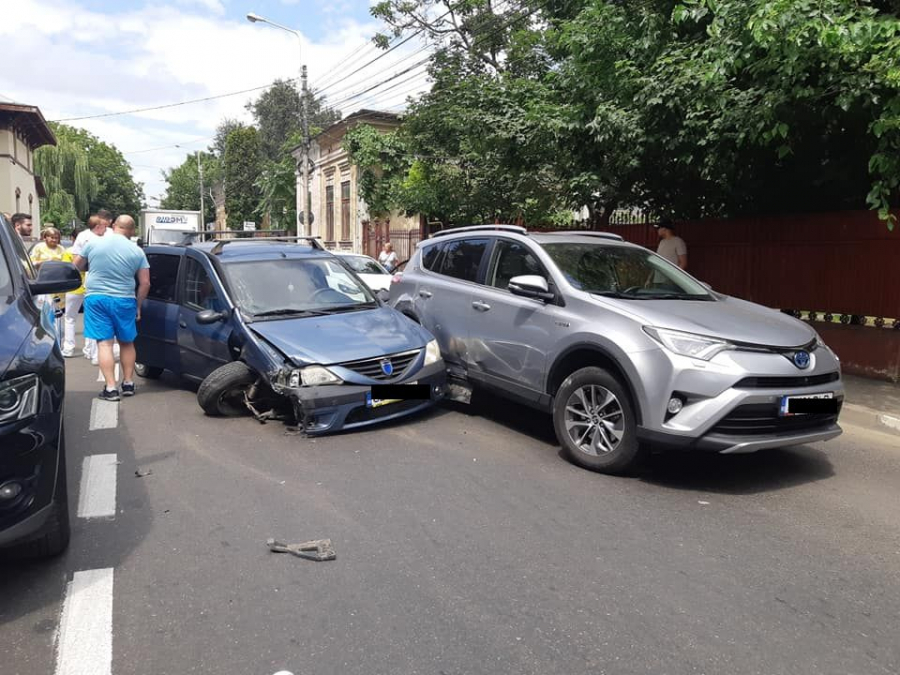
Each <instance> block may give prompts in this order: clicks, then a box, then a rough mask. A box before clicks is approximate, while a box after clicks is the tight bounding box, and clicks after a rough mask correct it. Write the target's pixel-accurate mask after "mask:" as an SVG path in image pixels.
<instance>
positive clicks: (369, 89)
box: [331, 57, 431, 106]
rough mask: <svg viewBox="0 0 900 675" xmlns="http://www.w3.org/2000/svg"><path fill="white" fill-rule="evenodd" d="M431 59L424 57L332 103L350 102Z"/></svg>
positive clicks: (334, 104)
mask: <svg viewBox="0 0 900 675" xmlns="http://www.w3.org/2000/svg"><path fill="white" fill-rule="evenodd" d="M430 60H431V57H428V58H425V59H422V60H421V61H419V62H417V63H414V64H413V65H411V66H409V68H405V69H403V70H401V71H398V72H396V73H394V74H393V75H391V76H390V77H389V78H387V79H384V80H382V81H381V82H376V83H375V84H373V85H372V86H370V87H367V88H365V89H363V90H361V91H358V92H355V93H353V94H350V95H349V96H346V97H345V98H343V99H341V100H339V101H335V102H334V103H332V104H331V105H332V106H338V105H341V104H343V103H346V102H348V101H352V100H353V99H355V98H359V97H360V96H362V95H363V94H367V93H369V92H370V91H372V90H373V89H378V88H379V87H381V86H382V85H385V84H387V83H388V82H392V81H393V80H396V79H397V78H398V77H400V76H401V75H405V74H406V73H408V72H410V71H412V70H415V69H416V68H420V67H421V66H423V65H425V64H426V63H428V62H429V61H430Z"/></svg>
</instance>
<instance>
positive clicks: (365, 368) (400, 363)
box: [340, 349, 421, 380]
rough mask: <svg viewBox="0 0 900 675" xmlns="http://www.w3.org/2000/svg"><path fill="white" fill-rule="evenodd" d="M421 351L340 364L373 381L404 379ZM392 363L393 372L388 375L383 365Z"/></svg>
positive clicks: (416, 350)
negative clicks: (386, 362)
mask: <svg viewBox="0 0 900 675" xmlns="http://www.w3.org/2000/svg"><path fill="white" fill-rule="evenodd" d="M420 351H421V350H420V349H413V350H412V351H409V352H400V353H399V354H388V355H387V356H376V357H375V358H373V359H363V360H361V361H350V362H348V363H342V364H340V365H341V366H343V367H344V368H347V369H349V370H352V371H353V372H354V373H357V374H359V375H362V376H363V377H368V378H371V379H373V380H394V379H397V378H399V377H402V376H403V375H405V374H406V371H407V370H409V367H410V365H412V362H413V361H415V360H416V357H417V356H418V355H419V352H420ZM384 361H390V362H391V366H392V368H393V370H392V371H391V374H390V375H386V374H385V372H384V368H383V367H382V363H383V362H384Z"/></svg>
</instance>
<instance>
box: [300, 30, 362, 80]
mask: <svg viewBox="0 0 900 675" xmlns="http://www.w3.org/2000/svg"><path fill="white" fill-rule="evenodd" d="M374 46H375V45H374V44H373V43H372V42H371V40H366V41H365V42H363V43H362V44H361V45H359V46H358V47H357V48H356V49H354V50H353V51H352V52H350V53H349V54H348V55H347V56H345V57H344V58H343V59H341V60H340V61H338V62H337V63H336V64H334V65H333V66H332V67H331V68H329V69H328V70H326V71H325V72H324V73H322V74H321V75H320V76H319V77H317V78H316V79H315V80H313V82H312V84H316V83H317V82H321V81H322V80H324V79H326V78H327V77H328V76H329V75H331V73H333V72H334V71H335V70H337V69H338V68H340V67H341V66H342V65H344V64H345V63H346V62H347V61H349V60H350V59H352V58H353V57H354V56H355V55H356V54H357V53H360V52H361V51H364V50H365V49H366V48H367V47H374Z"/></svg>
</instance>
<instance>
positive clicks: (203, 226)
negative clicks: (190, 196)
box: [197, 150, 206, 230]
mask: <svg viewBox="0 0 900 675" xmlns="http://www.w3.org/2000/svg"><path fill="white" fill-rule="evenodd" d="M201 152H202V151H201V150H198V151H197V173H199V174H200V227H201V229H203V230H206V208H205V207H206V204H205V203H204V201H203V163H202V162H201V161H200V153H201Z"/></svg>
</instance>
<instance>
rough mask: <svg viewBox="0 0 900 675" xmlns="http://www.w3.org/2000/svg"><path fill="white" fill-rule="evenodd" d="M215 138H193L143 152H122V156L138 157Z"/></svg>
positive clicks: (146, 149)
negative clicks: (143, 153) (145, 153)
mask: <svg viewBox="0 0 900 675" xmlns="http://www.w3.org/2000/svg"><path fill="white" fill-rule="evenodd" d="M213 138H215V136H203V137H201V138H194V139H192V140H189V141H180V142H178V143H172V144H171V145H161V146H159V147H158V148H145V149H144V150H129V151H128V152H123V153H122V154H123V155H138V154H140V153H142V152H155V151H156V150H166V149H168V148H180V147H181V146H182V145H191V144H192V143H199V142H200V141H210V140H212V139H213Z"/></svg>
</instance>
